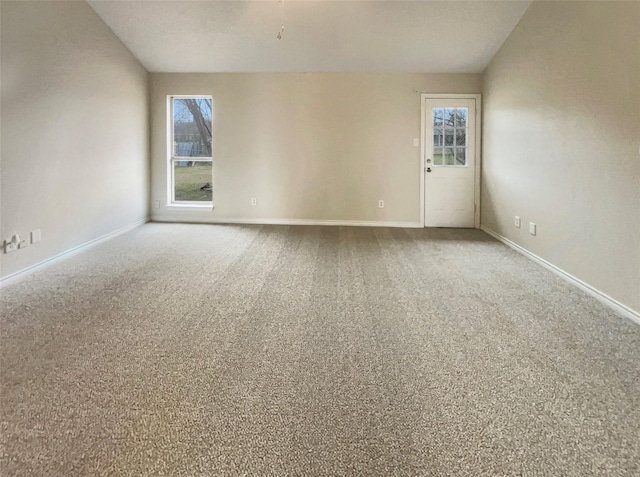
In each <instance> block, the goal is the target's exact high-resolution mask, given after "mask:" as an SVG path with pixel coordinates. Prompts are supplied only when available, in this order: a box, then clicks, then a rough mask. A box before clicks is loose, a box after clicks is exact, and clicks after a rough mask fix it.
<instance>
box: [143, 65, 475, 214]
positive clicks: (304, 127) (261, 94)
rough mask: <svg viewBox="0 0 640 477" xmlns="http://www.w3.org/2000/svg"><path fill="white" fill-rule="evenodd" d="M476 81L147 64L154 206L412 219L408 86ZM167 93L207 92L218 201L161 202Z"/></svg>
mask: <svg viewBox="0 0 640 477" xmlns="http://www.w3.org/2000/svg"><path fill="white" fill-rule="evenodd" d="M481 87H482V86H481V75H465V74H451V75H448V74H441V75H438V74H435V75H432V74H364V73H363V74H359V73H350V74H346V73H345V74H343V73H309V74H303V73H300V74H298V73H287V74H277V73H266V74H254V73H243V74H162V73H159V74H151V75H150V88H151V111H152V124H151V128H152V135H151V153H152V199H153V200H158V201H160V204H161V206H160V208H159V209H152V217H153V218H154V219H156V220H193V221H203V222H207V221H215V220H219V219H280V220H288V219H299V220H352V221H378V222H397V223H415V222H419V221H420V200H421V199H420V174H421V171H420V148H417V147H414V146H413V138H419V137H420V95H419V94H416V93H415V92H414V90H418V91H428V92H432V93H479V92H480V91H481ZM171 94H210V95H212V96H213V109H214V113H213V114H214V120H213V145H214V146H213V147H214V153H213V154H214V176H215V179H214V184H213V185H214V204H215V208H214V210H213V211H211V210H209V211H199V212H192V211H185V210H179V211H176V210H171V209H170V208H167V207H166V203H167V183H166V177H167V166H166V164H167V145H166V144H167V142H166V129H167V126H166V104H167V102H166V98H167V95H171ZM251 197H256V198H257V199H258V205H257V206H255V207H253V206H251V204H250V199H251ZM379 199H383V200H384V201H385V208H384V209H379V208H378V200H379Z"/></svg>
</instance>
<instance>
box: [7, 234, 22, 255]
mask: <svg viewBox="0 0 640 477" xmlns="http://www.w3.org/2000/svg"><path fill="white" fill-rule="evenodd" d="M18 245H20V235H18V234H15V235H14V236H13V237H11V238H10V239H9V240H5V241H4V253H11V252H15V251H16V250H18Z"/></svg>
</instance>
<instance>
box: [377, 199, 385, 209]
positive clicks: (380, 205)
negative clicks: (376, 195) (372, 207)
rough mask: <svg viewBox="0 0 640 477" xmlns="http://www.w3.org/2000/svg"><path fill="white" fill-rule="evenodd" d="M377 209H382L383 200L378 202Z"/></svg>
mask: <svg viewBox="0 0 640 477" xmlns="http://www.w3.org/2000/svg"><path fill="white" fill-rule="evenodd" d="M378 207H380V208H381V209H384V200H379V201H378Z"/></svg>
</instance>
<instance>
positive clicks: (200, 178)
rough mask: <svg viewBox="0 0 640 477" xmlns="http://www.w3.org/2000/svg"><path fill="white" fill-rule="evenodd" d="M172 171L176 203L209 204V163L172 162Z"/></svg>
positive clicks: (210, 195) (210, 194) (211, 179)
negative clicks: (194, 202) (195, 202)
mask: <svg viewBox="0 0 640 477" xmlns="http://www.w3.org/2000/svg"><path fill="white" fill-rule="evenodd" d="M173 171H174V174H173V180H174V185H175V200H176V201H197V202H211V197H212V191H211V183H212V181H213V176H212V172H213V168H212V163H211V162H198V161H174V163H173Z"/></svg>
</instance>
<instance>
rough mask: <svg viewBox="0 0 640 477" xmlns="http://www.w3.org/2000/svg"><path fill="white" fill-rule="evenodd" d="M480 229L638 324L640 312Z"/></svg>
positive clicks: (521, 248) (522, 249)
mask: <svg viewBox="0 0 640 477" xmlns="http://www.w3.org/2000/svg"><path fill="white" fill-rule="evenodd" d="M480 229H481V230H482V231H484V232H486V233H488V234H489V235H491V236H492V237H493V238H495V239H496V240H499V241H500V242H502V243H504V244H505V245H507V246H508V247H511V248H512V249H514V250H515V251H516V252H519V253H521V254H522V255H524V256H525V257H527V258H529V259H531V260H533V261H534V262H536V263H537V264H539V265H542V266H543V267H544V268H546V269H547V270H549V271H551V272H553V273H555V274H556V275H557V276H559V277H560V278H563V279H564V280H566V281H567V282H569V283H571V284H572V285H574V286H576V287H578V288H579V289H580V290H582V291H584V292H585V293H587V294H588V295H590V296H592V297H593V298H595V299H596V300H598V301H599V302H601V303H603V304H604V305H606V306H608V307H609V308H611V309H612V310H614V311H615V312H616V313H618V314H620V315H622V316H624V317H625V318H628V319H630V320H632V321H634V322H636V323H638V324H639V325H640V313H638V312H637V311H635V310H632V309H631V308H629V307H628V306H626V305H624V304H622V303H620V302H619V301H617V300H615V299H614V298H611V297H610V296H609V295H607V294H606V293H603V292H601V291H600V290H598V289H596V288H594V287H592V286H591V285H589V284H588V283H585V282H583V281H582V280H580V279H579V278H576V277H574V276H573V275H571V274H570V273H567V272H565V271H564V270H563V269H561V268H559V267H557V266H555V265H554V264H552V263H549V262H547V261H546V260H545V259H544V258H541V257H538V256H537V255H536V254H534V253H531V252H530V251H528V250H527V249H526V248H523V247H521V246H520V245H518V244H517V243H515V242H512V241H511V240H509V239H508V238H506V237H503V236H502V235H500V234H499V233H497V232H494V231H493V230H491V229H489V228H487V227H485V226H483V225H482V226H480Z"/></svg>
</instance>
